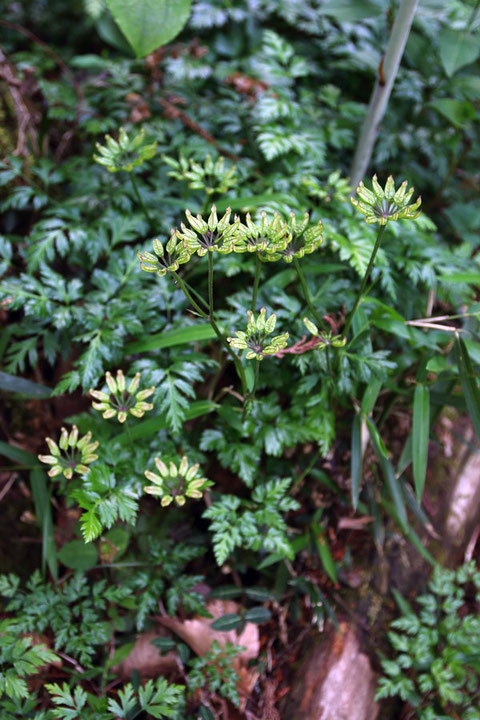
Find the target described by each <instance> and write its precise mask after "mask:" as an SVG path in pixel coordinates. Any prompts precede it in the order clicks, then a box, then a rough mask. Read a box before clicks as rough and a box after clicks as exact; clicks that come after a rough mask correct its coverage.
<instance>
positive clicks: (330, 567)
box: [312, 522, 338, 584]
mask: <svg viewBox="0 0 480 720" xmlns="http://www.w3.org/2000/svg"><path fill="white" fill-rule="evenodd" d="M312 534H313V540H314V542H315V547H316V548H317V552H318V555H319V557H320V562H321V563H322V565H323V569H324V570H325V572H326V573H327V575H328V577H329V578H330V580H331V581H332V582H334V583H335V584H336V583H337V582H338V575H337V567H336V565H335V560H334V559H333V557H332V553H331V551H330V547H329V545H328V541H327V538H326V537H325V533H324V532H323V530H322V528H321V527H320V525H319V524H318V523H316V522H314V523H312Z"/></svg>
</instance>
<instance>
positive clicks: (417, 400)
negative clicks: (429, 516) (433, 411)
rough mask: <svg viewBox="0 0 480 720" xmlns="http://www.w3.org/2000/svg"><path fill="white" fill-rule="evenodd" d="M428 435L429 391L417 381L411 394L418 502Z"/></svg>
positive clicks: (421, 491) (425, 469)
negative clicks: (412, 394)
mask: <svg viewBox="0 0 480 720" xmlns="http://www.w3.org/2000/svg"><path fill="white" fill-rule="evenodd" d="M429 435H430V392H429V389H428V387H427V386H426V385H423V384H422V383H419V384H418V385H417V387H416V388H415V393H414V396H413V427H412V460H413V479H414V481H415V493H416V495H417V500H418V502H419V503H420V502H421V500H422V495H423V488H424V487H425V478H426V474H427V460H428V438H429Z"/></svg>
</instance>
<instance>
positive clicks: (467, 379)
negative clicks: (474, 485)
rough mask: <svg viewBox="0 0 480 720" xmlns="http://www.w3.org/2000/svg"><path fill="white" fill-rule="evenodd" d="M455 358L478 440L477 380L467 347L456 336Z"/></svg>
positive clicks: (479, 400) (479, 404) (479, 393)
mask: <svg viewBox="0 0 480 720" xmlns="http://www.w3.org/2000/svg"><path fill="white" fill-rule="evenodd" d="M455 357H456V360H457V365H458V374H459V375H460V382H461V383H462V388H463V392H464V395H465V402H466V403H467V409H468V412H469V413H470V417H471V418H472V423H473V427H474V428H475V433H476V435H477V438H478V439H479V440H480V390H479V388H478V385H477V379H476V377H475V373H474V371H473V365H472V361H471V360H470V356H469V354H468V350H467V347H466V345H465V343H464V342H463V340H462V338H460V337H458V335H457V336H456V338H455Z"/></svg>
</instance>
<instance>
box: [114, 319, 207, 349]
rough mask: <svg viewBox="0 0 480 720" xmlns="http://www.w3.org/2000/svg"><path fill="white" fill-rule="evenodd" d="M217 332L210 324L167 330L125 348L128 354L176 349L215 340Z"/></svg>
mask: <svg viewBox="0 0 480 720" xmlns="http://www.w3.org/2000/svg"><path fill="white" fill-rule="evenodd" d="M215 337H216V335H215V332H214V331H213V329H212V327H211V326H210V325H209V324H208V323H202V324H198V325H191V326H189V327H183V328H178V329H174V330H165V331H163V332H161V333H156V334H155V335H150V336H149V337H148V338H145V340H136V341H135V342H131V343H128V345H126V346H125V351H126V352H127V353H142V352H148V351H149V350H160V349H161V348H169V347H174V346H175V345H188V344H190V343H193V342H199V341H200V340H213V338H215Z"/></svg>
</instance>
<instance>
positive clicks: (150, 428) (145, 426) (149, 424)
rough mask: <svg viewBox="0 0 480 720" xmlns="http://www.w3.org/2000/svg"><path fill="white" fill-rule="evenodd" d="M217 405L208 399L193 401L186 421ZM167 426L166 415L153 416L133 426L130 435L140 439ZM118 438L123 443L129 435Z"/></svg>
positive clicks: (186, 415)
mask: <svg viewBox="0 0 480 720" xmlns="http://www.w3.org/2000/svg"><path fill="white" fill-rule="evenodd" d="M217 407H218V405H216V404H215V403H213V402H209V401H208V400H198V401H197V402H193V403H192V404H191V405H190V407H189V408H188V410H186V411H185V418H184V422H186V421H187V420H194V419H195V418H197V417H200V415H206V414H207V413H210V412H212V411H213V410H216V409H217ZM167 426H168V422H167V419H166V417H165V416H162V417H156V418H151V419H150V420H145V421H144V422H142V423H141V424H140V425H136V426H135V427H133V428H132V429H131V430H130V436H131V438H132V440H140V438H145V437H150V436H151V435H154V434H155V433H157V432H158V431H159V430H164V429H165V428H166V427H167ZM117 439H118V440H119V441H120V442H121V443H125V442H128V437H127V436H126V435H125V433H124V432H121V433H119V434H118V435H117Z"/></svg>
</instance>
